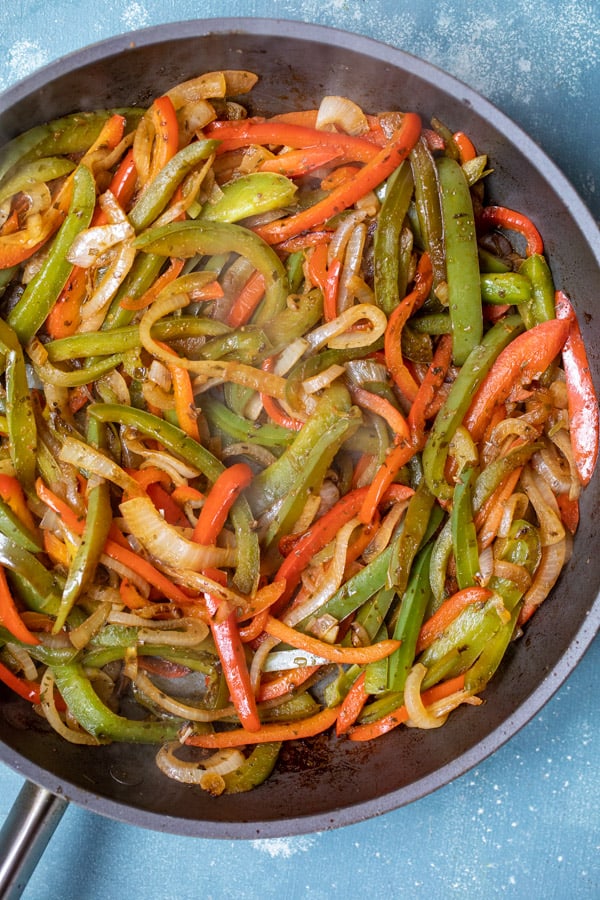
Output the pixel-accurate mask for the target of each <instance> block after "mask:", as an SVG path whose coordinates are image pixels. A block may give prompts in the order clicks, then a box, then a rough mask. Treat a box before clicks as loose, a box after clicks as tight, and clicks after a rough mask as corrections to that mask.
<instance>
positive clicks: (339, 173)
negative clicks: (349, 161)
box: [321, 165, 360, 191]
mask: <svg viewBox="0 0 600 900" xmlns="http://www.w3.org/2000/svg"><path fill="white" fill-rule="evenodd" d="M358 172H360V168H359V166H350V165H347V166H338V167H337V169H334V170H333V172H329V174H328V175H326V176H325V177H324V178H322V179H321V188H322V190H324V191H332V190H333V189H334V188H336V187H338V186H339V185H340V184H342V182H343V181H346V180H347V179H348V178H354V176H355V175H357V174H358Z"/></svg>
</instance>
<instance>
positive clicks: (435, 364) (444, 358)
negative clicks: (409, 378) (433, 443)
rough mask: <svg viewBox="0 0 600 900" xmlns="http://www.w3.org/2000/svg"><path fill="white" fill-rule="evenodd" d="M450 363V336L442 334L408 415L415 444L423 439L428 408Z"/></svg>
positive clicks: (442, 381)
mask: <svg viewBox="0 0 600 900" xmlns="http://www.w3.org/2000/svg"><path fill="white" fill-rule="evenodd" d="M451 362H452V335H450V334H444V335H442V337H441V338H440V340H439V342H438V345H437V347H436V349H435V353H434V354H433V359H432V361H431V365H430V366H429V368H428V369H427V372H426V374H425V378H424V379H423V381H422V382H421V384H420V385H419V389H418V391H417V393H416V395H415V398H414V400H413V402H412V405H411V407H410V410H409V413H408V425H409V428H410V431H411V435H412V438H413V440H414V441H416V442H420V441H422V440H424V438H425V421H426V418H427V412H428V407H429V405H430V404H431V402H432V401H433V399H434V397H435V396H436V394H437V393H438V391H439V390H440V388H441V386H442V384H443V383H444V379H445V378H446V373H447V372H448V369H449V368H450V364H451Z"/></svg>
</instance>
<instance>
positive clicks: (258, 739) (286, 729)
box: [185, 706, 339, 750]
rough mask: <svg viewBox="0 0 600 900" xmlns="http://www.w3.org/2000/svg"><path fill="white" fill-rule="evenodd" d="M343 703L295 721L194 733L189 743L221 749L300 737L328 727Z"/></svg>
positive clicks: (310, 735) (311, 735)
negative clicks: (251, 727)
mask: <svg viewBox="0 0 600 900" xmlns="http://www.w3.org/2000/svg"><path fill="white" fill-rule="evenodd" d="M338 710H339V707H338V706H335V707H333V708H332V709H323V710H321V712H318V713H316V715H314V716H309V717H308V718H306V719H299V720H297V721H295V722H282V723H279V722H268V723H267V724H266V725H262V726H261V728H260V731H246V729H245V728H236V729H235V730H233V731H219V732H215V733H214V734H191V735H190V736H189V737H188V738H186V741H185V743H186V744H188V745H189V746H192V747H205V748H206V749H207V750H219V749H221V748H223V747H243V746H244V745H245V744H268V743H270V742H271V741H299V740H303V739H304V738H309V737H314V736H315V735H316V734H321V733H322V732H323V731H327V729H328V728H330V727H331V726H332V725H333V723H334V722H335V720H336V718H337V714H338Z"/></svg>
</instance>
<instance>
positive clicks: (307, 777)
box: [0, 19, 600, 838]
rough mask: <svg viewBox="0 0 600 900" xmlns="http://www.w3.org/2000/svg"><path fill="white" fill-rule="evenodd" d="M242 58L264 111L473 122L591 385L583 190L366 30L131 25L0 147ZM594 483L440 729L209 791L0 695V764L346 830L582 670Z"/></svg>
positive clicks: (190, 822)
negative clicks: (536, 592)
mask: <svg viewBox="0 0 600 900" xmlns="http://www.w3.org/2000/svg"><path fill="white" fill-rule="evenodd" d="M221 68H246V69H250V70H253V71H255V72H257V73H258V74H259V75H260V81H259V84H258V85H257V87H256V88H255V89H254V90H253V92H252V95H251V98H250V102H251V104H252V106H251V107H250V112H251V114H263V113H275V112H278V111H280V110H282V109H284V108H285V109H289V108H290V107H292V106H297V107H305V106H311V105H313V106H314V105H316V104H317V103H318V101H319V99H320V98H321V97H322V96H323V95H325V94H342V95H345V96H349V97H351V98H352V99H354V100H355V101H356V102H357V103H359V104H360V105H361V106H362V107H364V108H365V109H366V110H367V111H377V110H381V109H384V108H396V109H402V108H405V109H413V110H416V111H417V112H419V113H420V114H421V116H422V117H423V121H424V122H427V121H428V120H429V119H430V118H431V116H433V115H435V116H437V117H438V118H440V119H441V120H442V121H444V122H445V123H446V124H448V125H449V126H450V127H452V128H454V129H458V128H461V129H462V130H464V131H466V132H467V133H468V134H469V135H470V136H471V137H472V139H473V140H474V142H475V144H476V145H477V146H478V147H480V148H483V149H484V150H485V152H487V153H488V155H489V157H490V162H491V165H492V166H493V170H494V172H493V175H491V176H490V178H489V193H490V196H491V197H492V199H494V198H498V199H499V200H501V202H502V203H503V204H504V205H506V206H514V207H516V208H518V209H521V210H523V211H525V212H526V213H527V214H528V215H529V216H530V217H531V218H532V219H533V220H534V221H535V222H536V223H537V224H538V226H539V227H540V229H541V231H542V234H543V236H544V240H545V245H546V251H547V254H548V256H549V258H550V260H551V263H552V269H553V274H554V277H555V281H556V283H557V284H558V285H560V286H561V287H562V288H563V289H564V290H566V291H567V292H568V293H569V294H570V295H571V297H572V298H573V301H574V304H575V307H576V309H577V312H578V315H579V318H580V322H581V324H582V327H583V332H584V337H585V340H586V344H587V348H588V353H589V358H590V363H591V366H592V369H593V374H594V378H595V380H596V383H597V384H598V383H600V372H599V368H600V362H599V354H598V348H599V347H600V319H599V318H598V316H597V314H596V313H595V302H596V291H597V286H598V275H599V269H600V236H599V233H598V230H597V227H596V225H595V223H594V221H593V219H592V217H591V216H590V214H589V212H588V211H587V209H586V207H585V206H584V204H583V203H582V202H581V200H580V199H579V198H578V197H577V195H576V194H575V192H574V190H573V189H572V187H571V186H570V185H569V183H568V182H567V181H566V179H565V178H564V177H563V176H562V174H561V173H560V172H559V171H558V170H557V168H556V167H555V166H554V164H553V163H552V162H551V161H550V160H549V159H548V158H547V157H546V156H545V155H544V153H543V152H542V151H541V150H540V148H539V147H537V146H536V145H535V144H534V143H533V142H532V141H531V140H530V139H529V138H528V137H527V136H526V135H525V134H524V133H523V132H522V131H521V130H520V129H519V128H518V127H517V126H516V125H515V124H514V123H512V122H511V121H510V120H508V119H507V118H506V117H505V116H504V115H503V114H502V113H500V112H499V111H498V110H497V109H495V108H494V107H493V106H492V105H491V104H490V103H489V102H487V101H486V100H484V99H483V98H481V97H480V96H479V95H477V94H476V93H475V92H473V91H472V90H471V89H470V88H468V87H466V86H465V85H463V84H461V83H459V82H457V81H456V80H455V79H453V78H451V77H450V76H448V75H446V74H444V73H443V72H441V71H439V70H438V69H436V68H434V67H433V66H431V65H429V64H427V63H424V62H422V61H420V60H418V59H415V58H413V57H411V56H410V55H408V54H406V53H404V52H402V51H400V50H396V49H393V48H391V47H388V46H385V45H383V44H380V43H377V42H374V41H373V40H370V39H368V38H365V37H360V36H357V35H352V34H347V33H344V32H340V31H335V30H332V29H328V28H325V27H321V26H311V25H306V24H303V23H300V22H285V21H280V20H275V19H269V20H266V19H264V20H261V19H221V20H219V19H211V20H205V21H192V22H184V23H178V24H171V25H164V26H160V28H151V29H147V30H144V31H141V32H137V33H129V34H126V35H123V36H122V37H117V38H113V39H110V40H108V41H105V42H103V43H101V44H97V45H94V46H91V47H89V48H86V49H84V50H82V51H80V52H78V53H75V54H73V55H70V56H68V57H66V58H64V59H62V60H60V61H59V62H57V63H54V64H53V65H51V66H48V67H46V68H45V69H43V70H41V71H39V72H37V73H35V74H34V75H32V76H31V77H29V78H27V79H26V80H24V81H23V82H21V83H19V84H18V85H16V86H15V87H13V88H12V89H11V90H9V91H8V92H7V93H6V94H4V95H3V97H1V98H0V141H1V142H2V143H4V142H5V141H6V140H8V139H10V138H11V137H13V136H14V135H15V134H17V133H19V132H21V131H23V130H24V129H26V128H28V127H30V126H32V125H35V124H37V123H39V122H43V121H47V120H49V119H52V118H54V117H56V116H59V115H62V114H65V113H68V112H71V111H74V110H80V109H85V108H88V109H91V108H95V107H105V106H120V105H132V104H141V105H145V104H147V103H148V102H149V101H150V100H151V99H152V98H153V97H154V96H155V95H156V94H157V93H159V92H161V91H163V90H165V89H167V88H168V87H170V86H172V85H173V84H175V83H177V82H179V81H181V80H183V79H185V78H189V77H191V76H193V75H195V74H198V73H200V72H202V71H209V70H213V69H221ZM598 493H599V479H598V477H595V478H594V479H593V480H592V483H591V484H590V486H589V488H588V489H587V490H586V491H585V493H584V495H583V498H582V503H581V525H580V528H579V532H578V534H577V536H576V540H575V547H574V553H573V556H572V558H571V560H570V562H569V564H568V566H567V567H566V569H565V571H564V572H563V574H562V576H561V578H560V581H559V583H558V585H557V586H556V588H555V590H554V592H553V595H552V597H551V599H549V600H548V601H547V603H546V604H544V606H543V607H542V608H541V610H540V611H539V612H538V613H537V614H536V616H535V617H534V619H533V620H532V621H531V623H530V624H529V625H528V626H527V631H526V634H525V636H524V637H523V638H522V639H520V640H519V641H518V642H516V643H514V644H513V645H512V646H511V648H510V649H509V652H508V654H507V657H506V659H505V661H504V663H503V666H502V668H501V670H500V671H499V673H498V674H497V675H496V677H495V678H494V680H493V681H492V683H491V684H490V685H489V687H488V688H487V689H486V691H485V701H486V703H485V705H484V706H483V707H481V708H478V709H470V708H466V707H463V708H461V709H459V710H457V711H456V712H455V713H454V714H453V716H451V717H450V719H449V720H448V722H447V724H446V725H445V726H444V727H443V728H441V729H438V730H434V731H429V732H420V731H417V730H414V729H400V728H399V729H396V730H395V731H393V732H392V733H390V734H389V735H387V736H386V737H384V738H383V739H380V740H378V741H376V742H375V743H373V744H372V745H365V746H362V745H357V744H352V743H350V742H349V741H347V740H336V739H335V738H333V737H332V738H326V737H321V738H319V739H317V740H315V741H313V742H310V743H305V744H304V743H299V744H298V745H297V746H294V747H292V748H290V749H288V750H287V751H286V752H285V753H284V754H283V756H282V760H281V763H280V764H279V765H278V768H277V770H276V772H275V773H274V775H273V776H272V777H271V778H270V779H269V780H268V782H267V783H266V784H264V785H263V786H261V787H260V788H258V789H257V790H255V791H253V792H251V793H249V794H242V795H237V796H235V795H234V796H223V797H220V798H218V799H214V798H211V797H209V796H208V795H206V794H204V793H203V792H201V791H198V789H195V788H193V787H186V786H183V785H179V784H177V783H175V782H172V781H170V780H169V779H166V778H165V777H164V776H163V775H161V774H160V772H159V771H158V769H157V767H156V765H155V762H154V752H155V751H154V749H153V748H148V747H142V746H135V745H119V744H113V745H111V746H106V747H101V748H80V747H77V746H74V745H71V744H67V743H65V742H64V741H62V740H61V739H60V738H58V737H56V736H55V735H53V734H52V733H49V732H48V731H47V729H46V728H45V727H44V725H43V723H42V722H41V721H40V719H39V718H38V717H37V716H36V715H35V714H34V713H33V712H32V711H31V709H30V708H29V707H28V706H27V704H25V703H22V702H21V701H19V700H17V699H15V698H14V697H13V696H8V694H7V693H6V692H4V691H3V689H1V688H0V759H1V760H2V761H3V762H5V763H7V764H8V765H9V766H12V767H13V768H14V769H16V770H17V771H18V772H19V773H20V774H21V775H23V776H24V777H26V778H27V779H29V780H31V781H32V782H34V783H36V784H39V785H41V786H43V787H45V788H47V789H48V790H50V791H52V792H54V793H57V794H62V795H63V796H64V797H66V798H67V799H68V800H70V801H73V802H75V803H77V804H79V805H81V806H84V807H87V808H88V809H90V810H92V811H94V812H97V813H100V814H102V815H106V816H109V817H112V818H115V819H118V820H121V821H124V822H128V823H131V824H135V825H139V826H142V827H147V828H153V829H156V830H160V831H168V832H173V833H178V834H183V835H197V836H202V837H214V838H255V837H257V836H262V837H269V836H280V835H289V834H299V833H303V832H310V831H316V830H323V829H326V828H330V827H336V826H341V825H347V824H350V823H354V822H358V821H360V820H363V819H366V818H370V817H372V816H375V815H378V814H380V813H383V812H386V811H389V810H391V809H394V808H397V807H399V806H402V805H404V804H407V803H409V802H411V801H414V800H416V799H418V798H420V797H422V796H424V795H426V794H428V793H430V792H431V791H433V790H435V789H436V788H438V787H440V786H442V785H444V784H446V783H448V782H449V781H450V780H452V779H453V778H455V777H457V776H459V775H461V774H462V773H464V772H465V771H467V770H468V769H469V768H471V767H472V766H474V765H476V764H477V763H478V762H480V761H481V760H482V759H483V758H485V757H486V756H488V755H489V754H490V753H492V752H493V751H494V750H496V749H497V748H498V747H499V746H501V745H502V744H503V743H504V742H505V741H506V740H507V739H508V738H510V737H511V736H512V735H513V734H514V733H515V732H516V731H517V730H518V729H519V728H521V727H522V726H523V725H524V724H525V723H526V722H527V721H529V719H530V718H531V717H532V716H534V715H535V714H536V713H537V712H538V710H539V709H540V708H541V707H542V706H543V704H544V703H545V702H546V701H547V700H548V699H549V698H550V697H551V695H552V694H553V693H554V692H555V691H556V690H557V688H558V687H559V686H560V684H561V683H562V682H563V681H564V680H565V678H566V677H567V676H568V675H569V673H570V672H571V671H572V669H573V667H574V666H575V665H576V664H577V662H578V661H579V659H580V658H581V656H582V655H583V653H584V652H585V649H586V648H587V646H588V645H589V644H590V642H591V641H592V639H593V637H594V635H595V633H596V631H597V630H598V627H599V625H600V601H599V600H598V589H599V587H600V553H598V552H596V547H597V544H598V535H597V515H598V513H597V510H598V508H599V505H600V504H599V497H598Z"/></svg>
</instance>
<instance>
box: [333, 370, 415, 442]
mask: <svg viewBox="0 0 600 900" xmlns="http://www.w3.org/2000/svg"><path fill="white" fill-rule="evenodd" d="M348 389H349V391H350V396H351V397H352V399H353V400H354V402H355V403H356V404H357V405H358V406H361V407H362V408H363V409H368V410H369V411H370V412H373V413H375V414H376V415H378V416H381V418H382V419H384V420H385V421H386V422H387V424H388V425H389V427H390V429H391V431H392V433H393V435H394V443H395V444H397V443H398V442H399V441H408V440H410V430H409V427H408V424H407V422H406V419H405V418H404V416H403V415H402V413H401V412H400V410H399V409H396V407H395V406H394V405H393V404H392V403H390V401H389V400H387V399H386V398H385V397H380V396H379V394H374V393H373V392H372V391H367V390H366V389H365V388H361V387H359V386H358V385H355V384H349V385H348Z"/></svg>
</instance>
